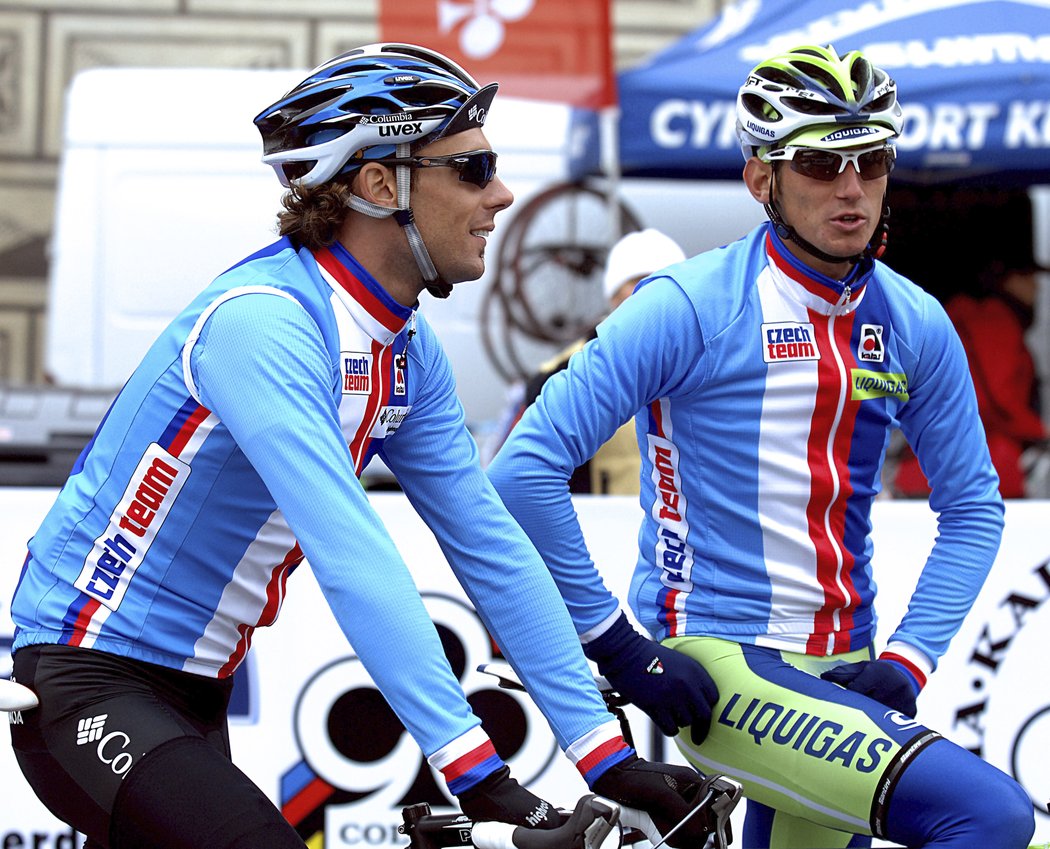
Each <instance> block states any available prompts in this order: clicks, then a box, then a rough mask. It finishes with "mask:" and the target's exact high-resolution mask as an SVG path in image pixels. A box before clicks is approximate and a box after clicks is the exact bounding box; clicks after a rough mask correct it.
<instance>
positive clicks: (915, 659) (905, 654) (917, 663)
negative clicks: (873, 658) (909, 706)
mask: <svg viewBox="0 0 1050 849" xmlns="http://www.w3.org/2000/svg"><path fill="white" fill-rule="evenodd" d="M879 660H888V661H891V662H892V663H896V664H897V665H898V666H900V667H902V668H903V669H904V671H905V672H907V673H908V675H909V676H910V677H911V678H912V680H913V681H914V683H915V692H916V695H917V694H918V693H919V692H920V691H921V690H922V688H923V687H925V686H926V679H927V677H928V676H929V675H930V673H932V672H933V663H932V662H931V661H930V659H929V658H928V657H926V655H924V654H923V653H922V652H921V651H919V650H918V649H917V648H915V647H914V646H910V645H908V644H907V643H899V642H893V643H890V644H889V645H887V646H886V648H885V649H884V650H883V652H882V653H881V654H880V655H879Z"/></svg>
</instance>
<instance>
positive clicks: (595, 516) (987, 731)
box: [0, 489, 1050, 849]
mask: <svg viewBox="0 0 1050 849" xmlns="http://www.w3.org/2000/svg"><path fill="white" fill-rule="evenodd" d="M54 496H55V492H54V491H52V490H45V489H0V515H3V516H4V523H5V530H6V533H5V534H3V535H0V558H2V560H3V562H4V563H6V564H7V565H8V567H9V568H6V569H4V570H2V572H0V649H2V650H3V651H2V652H0V660H2V664H3V666H2V667H0V672H3V673H4V674H7V673H9V671H10V660H9V656H8V654H7V650H8V649H9V647H10V640H11V635H12V625H11V622H10V618H9V600H10V595H11V592H12V591H13V589H14V583H15V581H16V580H17V576H18V568H17V567H18V566H19V565H20V564H21V562H22V560H23V558H24V556H25V540H27V539H28V538H29V536H31V535H32V533H33V532H34V531H35V529H36V526H37V523H38V522H39V521H40V519H41V518H42V517H43V515H44V514H45V513H46V511H47V509H48V508H49V507H50V505H51V502H52V500H53V498H54ZM371 499H372V502H373V503H374V505H375V507H376V510H377V512H378V514H379V516H380V517H381V518H382V519H383V521H384V522H385V523H386V524H387V526H388V527H389V528H391V529H393V532H394V533H395V535H396V539H397V542H398V545H399V547H400V548H401V550H402V551H404V552H406V554H408V556H409V565H410V567H411V569H412V572H413V576H414V578H415V580H416V583H417V585H418V586H419V588H420V590H421V592H423V593H424V596H425V600H426V603H427V607H428V609H429V610H430V613H431V615H432V617H433V619H434V622H435V624H436V625H437V627H438V629H439V631H440V632H441V635H442V641H443V644H444V645H445V646H446V651H447V652H448V654H449V658H450V661H451V663H452V667H453V669H454V670H455V671H456V673H457V675H458V676H459V679H460V681H461V683H462V685H463V688H464V690H465V692H466V693H467V694H468V696H469V697H470V699H471V702H472V704H474V706H475V708H476V709H477V710H478V712H479V714H481V715H482V718H483V721H484V722H485V723H486V727H489V729H490V732H491V734H492V736H493V739H494V740H495V742H496V745H497V747H500V748H501V749H502V750H504V751H507V752H511V753H512V754H510V756H509V758H508V759H509V761H510V763H511V766H512V769H513V771H514V773H515V775H516V776H517V777H518V778H519V780H521V781H523V782H524V783H526V784H528V785H529V786H530V787H531V788H533V789H534V790H535V791H536V792H538V793H540V794H541V795H543V796H545V797H546V798H547V799H549V800H550V801H551V802H553V803H554V804H557V805H562V806H570V805H572V804H573V803H574V802H575V800H576V799H577V798H579V796H581V795H583V794H584V793H585V792H587V791H586V787H585V785H584V784H583V781H582V779H581V778H580V776H579V774H578V773H577V772H576V770H575V769H574V768H573V766H572V764H571V763H570V762H569V760H568V759H567V758H566V757H565V756H564V755H562V754H561V753H560V752H559V751H558V749H557V746H556V745H555V743H554V740H553V737H552V735H551V734H550V731H549V729H548V728H547V725H546V722H545V721H544V720H543V718H542V716H541V715H540V714H539V711H538V710H537V709H536V708H535V706H534V705H532V703H531V702H530V701H529V700H528V699H527V698H525V697H524V694H521V693H515V692H512V691H509V690H502V689H499V688H498V687H497V686H496V685H495V679H492V678H491V677H490V676H486V675H484V674H482V673H479V672H477V671H476V667H477V665H478V664H480V663H484V662H486V661H489V660H491V659H492V658H493V646H492V643H491V640H489V639H488V635H487V634H486V632H485V630H484V628H483V626H482V625H481V623H480V620H479V619H478V618H477V616H476V615H475V614H474V612H473V610H472V609H471V607H470V605H469V604H468V602H467V600H466V598H465V596H464V595H463V594H462V592H461V591H460V589H459V586H458V584H457V583H456V581H455V579H454V577H453V575H452V572H451V570H450V569H449V568H448V566H447V564H446V563H445V562H444V559H443V558H442V556H441V553H440V550H439V549H438V547H437V543H436V542H435V540H434V537H433V535H432V534H431V533H430V531H429V530H428V529H427V528H426V526H425V525H424V524H423V523H422V522H421V521H420V519H419V518H418V516H416V514H415V512H414V511H413V510H412V508H411V507H410V505H409V504H408V502H407V500H406V499H405V498H404V496H403V495H400V494H374V495H372V496H371ZM576 507H577V512H578V513H579V516H580V521H581V524H582V527H583V529H584V533H585V534H586V536H587V539H588V543H589V545H590V546H591V550H592V553H593V555H594V559H595V562H596V563H598V564H599V565H600V568H601V569H602V571H603V573H604V574H605V578H606V581H607V582H608V584H609V586H610V589H612V591H613V592H615V593H617V594H618V595H619V596H620V597H621V598H622V599H626V597H627V590H628V586H629V581H630V570H631V567H632V565H633V550H634V547H635V545H636V535H637V522H638V516H639V512H638V511H639V507H638V505H637V502H636V501H635V500H634V499H632V498H629V497H609V496H593V497H577V498H576ZM1048 509H1050V503H1047V502H1045V501H1043V502H1038V501H1031V502H1011V503H1009V504H1008V505H1007V514H1006V518H1007V523H1006V533H1005V536H1004V539H1003V545H1002V548H1001V550H1000V553H999V557H998V560H997V561H996V564H995V567H994V568H993V570H992V574H991V576H990V578H989V580H988V582H987V583H986V585H985V587H984V589H983V591H982V592H981V595H980V597H979V598H978V601H977V603H976V605H975V606H974V609H973V611H972V612H971V615H970V616H969V618H968V619H967V621H966V623H965V624H964V626H963V628H962V629H961V631H960V633H959V635H958V636H957V637H956V639H955V640H954V641H953V643H952V647H951V650H950V651H949V652H948V654H947V655H946V656H945V657H944V658H943V659H942V660H941V663H940V665H939V668H938V670H937V671H936V672H935V673H934V674H933V675H931V676H930V681H929V684H928V685H927V686H926V689H925V690H924V692H923V694H922V696H921V697H920V698H919V719H920V720H922V721H923V722H924V723H926V724H928V725H929V726H931V727H932V728H935V729H936V730H938V731H940V732H942V733H943V734H945V735H946V736H948V737H950V738H951V739H953V740H955V741H956V742H957V743H959V744H960V745H963V746H965V747H966V748H969V749H971V750H972V751H975V752H977V753H979V754H981V755H982V756H983V757H985V758H986V759H987V760H989V761H990V762H992V763H994V764H995V765H996V766H998V767H999V768H1001V769H1003V770H1005V771H1006V772H1008V773H1011V774H1013V775H1014V776H1015V777H1017V778H1018V780H1020V781H1021V782H1022V784H1023V785H1024V787H1025V788H1026V790H1027V791H1028V792H1029V794H1030V795H1031V796H1032V798H1033V800H1034V801H1035V802H1036V803H1039V804H1040V805H1041V806H1045V803H1046V801H1047V799H1050V763H1048V762H1047V760H1046V757H1045V752H1046V749H1047V746H1048V745H1050V695H1048V694H1047V691H1046V688H1045V687H1039V686H1033V685H1032V681H1033V680H1036V681H1038V680H1042V676H1041V672H1042V670H1043V669H1044V668H1045V646H1046V644H1047V642H1048V641H1050V543H1048V541H1047V538H1046V534H1045V530H1044V528H1045V517H1046V515H1047V510H1048ZM873 520H874V525H875V534H874V542H875V564H874V571H875V575H876V578H877V579H878V581H879V589H880V594H879V599H880V604H879V616H880V626H879V645H880V646H881V645H882V644H884V643H885V641H886V640H887V638H888V637H889V635H890V633H892V631H893V630H894V628H895V626H896V624H897V623H898V622H899V621H900V619H901V617H902V616H903V615H904V613H905V611H906V609H907V603H908V597H909V595H910V593H911V591H912V589H913V588H914V586H915V583H916V580H917V578H918V575H919V572H920V569H921V567H922V563H923V558H924V556H925V553H926V552H927V551H928V550H929V547H930V545H931V544H932V541H933V539H934V537H935V535H936V522H935V517H934V516H933V514H932V513H931V512H930V511H929V509H928V508H927V507H926V506H925V505H924V504H921V503H917V502H904V501H897V502H890V501H886V502H881V501H880V502H878V503H876V504H875V508H874V517H873ZM288 589H289V592H288V598H287V600H286V602H285V604H284V606H283V607H282V611H281V618H280V620H279V621H278V622H277V624H276V625H274V626H273V627H271V628H262V629H259V631H257V632H256V635H255V639H254V640H253V649H252V652H251V655H250V657H249V660H250V662H249V663H248V664H246V665H245V667H244V672H245V675H246V676H247V678H248V679H250V680H242V681H240V682H239V686H238V688H237V691H238V700H239V704H241V708H240V709H239V710H238V712H237V715H236V716H235V717H234V718H233V720H232V723H231V725H232V727H231V737H232V744H233V751H234V756H235V759H236V761H237V763H238V764H239V765H240V766H241V768H242V769H244V770H245V772H247V773H248V775H250V776H251V777H252V778H253V779H254V780H255V781H256V782H257V783H258V784H259V786H260V787H261V788H262V789H263V790H264V791H265V792H266V793H267V795H269V796H270V798H271V799H273V800H274V802H275V804H277V805H279V806H280V807H281V808H282V810H283V811H284V812H285V815H286V816H287V817H288V818H289V820H291V821H293V822H295V824H296V826H297V828H299V830H300V833H302V834H303V836H304V838H305V839H306V840H307V842H308V843H309V845H310V846H312V847H315V849H349V848H350V847H353V849H362V848H363V847H384V846H403V845H405V840H404V837H403V836H402V835H400V834H399V833H398V831H397V826H398V825H399V824H400V822H401V814H400V810H401V806H402V805H403V804H406V803H407V802H421V801H422V802H427V803H429V804H430V805H431V807H432V809H433V810H434V811H435V812H451V811H452V810H453V809H452V806H451V800H450V799H449V797H448V796H447V791H446V789H445V786H444V783H443V782H442V780H441V778H440V776H438V775H435V774H434V772H433V771H432V770H431V768H430V767H429V766H428V765H427V763H426V760H425V759H424V758H423V755H422V753H421V752H420V751H419V749H418V748H417V747H416V745H415V743H414V742H413V741H412V740H411V739H410V738H409V737H408V735H407V734H405V733H404V731H403V729H402V728H401V726H400V723H398V721H397V720H396V718H395V717H394V716H393V715H392V713H391V712H390V710H389V708H387V707H386V704H385V702H384V701H383V700H382V699H381V698H379V696H378V692H377V691H376V689H375V687H374V685H373V684H372V682H371V679H370V678H369V677H368V675H367V673H365V671H364V669H363V667H362V665H361V664H360V662H359V660H358V659H357V658H356V656H355V655H354V652H353V650H352V649H351V648H350V647H349V646H348V645H347V643H346V641H345V639H344V638H343V636H342V634H341V632H340V631H339V628H338V626H337V625H336V624H335V620H334V618H333V617H332V616H331V614H330V612H329V610H328V605H327V603H326V602H325V601H324V599H323V597H322V596H321V593H320V590H319V589H318V587H317V584H316V582H315V581H314V579H313V577H312V575H311V573H310V570H309V569H308V568H302V569H299V570H297V571H296V574H295V575H294V576H293V577H292V578H291V580H290V581H289V587H288ZM243 678H244V676H242V679H243ZM245 700H247V701H248V702H250V704H244V702H245ZM628 712H629V716H630V717H631V722H632V729H633V731H634V734H635V741H636V743H637V746H638V748H639V750H640V751H641V753H642V754H643V756H646V757H652V758H657V759H659V758H664V759H667V760H671V761H674V762H676V763H681V762H682V759H681V756H680V755H678V753H677V751H676V750H675V749H674V747H673V745H671V744H669V741H667V740H666V738H664V737H662V735H660V734H659V733H658V732H655V731H654V729H653V727H652V726H651V724H649V723H648V721H647V720H645V719H644V717H642V716H641V714H640V713H639V712H638V711H637V710H635V709H633V708H630V709H629V711H628ZM88 718H89V719H95V720H96V723H95V724H96V725H98V727H99V729H102V732H104V733H102V732H100V733H101V736H99V738H98V740H96V741H93V743H92V745H95V746H98V745H99V743H100V742H101V741H102V740H103V739H106V734H113V732H116V731H119V729H117V728H109V727H108V723H105V724H103V723H101V722H100V721H98V720H97V718H95V717H94V715H91V716H90V717H88ZM97 730H98V729H96V728H95V726H91V727H86V728H85V733H86V734H87V736H90V735H91V734H92V733H94V732H95V731H97ZM96 736H97V735H96ZM121 742H122V740H121V739H120V738H119V736H114V737H112V738H111V739H109V742H108V743H107V744H106V746H105V747H104V748H103V752H104V754H105V755H106V756H107V757H111V758H112V759H113V765H114V768H122V767H123V766H124V765H125V762H126V761H127V758H121V755H122V754H123V749H122V748H121V747H120V743H121ZM0 774H3V775H4V776H6V778H5V781H4V786H3V788H2V790H0V839H2V840H3V841H5V842H4V845H5V846H6V845H12V846H18V845H26V846H28V845H29V842H30V839H29V835H33V840H34V841H35V842H34V844H33V845H34V846H39V847H40V848H41V849H78V847H80V845H81V842H80V841H77V842H76V844H75V845H74V842H73V836H72V835H71V834H70V832H69V829H68V827H65V826H63V825H62V824H61V823H59V822H58V821H56V820H55V819H54V817H52V816H51V815H50V814H49V813H48V812H47V811H46V809H45V808H44V807H43V806H42V805H41V804H40V803H39V802H38V801H37V800H36V797H35V796H34V795H33V794H32V792H31V791H30V790H29V788H28V786H26V785H25V783H24V782H23V781H22V780H21V777H20V773H19V771H18V767H17V765H16V763H15V761H14V757H13V755H12V753H11V750H10V747H9V746H8V745H6V744H4V745H2V746H0ZM743 807H744V806H741V809H740V810H739V811H738V813H737V814H736V815H735V816H734V826H735V828H736V829H737V831H736V833H737V834H740V833H742V832H741V828H742V819H741V818H742V811H743ZM12 835H13V836H12ZM18 835H22V836H23V842H22V843H19V842H18V839H19V838H18ZM38 835H39V836H38ZM1047 840H1050V815H1047V814H1046V813H1045V807H1041V808H1038V809H1037V813H1036V837H1035V840H1034V842H1044V841H1047ZM875 845H876V846H887V845H890V844H886V843H883V842H880V841H878V840H876V841H875Z"/></svg>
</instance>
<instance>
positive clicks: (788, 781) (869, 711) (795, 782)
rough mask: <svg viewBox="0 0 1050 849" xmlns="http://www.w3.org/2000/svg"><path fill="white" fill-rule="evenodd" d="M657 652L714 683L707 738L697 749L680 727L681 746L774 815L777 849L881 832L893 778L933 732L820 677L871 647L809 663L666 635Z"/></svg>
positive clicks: (692, 758) (809, 659) (862, 657)
mask: <svg viewBox="0 0 1050 849" xmlns="http://www.w3.org/2000/svg"><path fill="white" fill-rule="evenodd" d="M664 645H666V646H669V647H671V648H674V649H676V650H677V651H680V652H683V653H684V654H687V655H689V656H690V657H693V658H695V659H696V660H698V661H700V663H701V664H703V666H704V668H705V669H706V670H707V671H708V673H709V674H710V675H711V677H712V678H713V679H714V681H715V683H716V684H717V685H718V692H719V699H718V703H717V705H716V706H715V708H714V711H713V714H712V717H711V730H710V732H709V734H708V736H707V738H706V739H705V740H704V741H703V743H702V744H701V745H700V746H695V745H694V744H693V743H692V741H691V739H690V733H689V730H688V729H685V730H684V731H683V732H682V733H681V734H680V735H679V736H678V738H677V739H676V742H677V743H678V746H679V748H680V749H681V751H682V753H683V754H684V755H685V757H686V758H687V759H688V760H689V761H690V762H691V763H693V764H694V766H696V767H697V768H699V769H700V770H701V771H703V772H705V773H722V774H725V775H729V776H731V777H733V778H735V779H737V780H738V781H740V782H741V784H742V785H743V787H744V794H745V796H746V797H747V799H748V800H753V801H757V802H760V803H762V804H764V805H768V806H769V807H770V808H774V809H775V810H776V812H777V816H778V817H781V818H782V819H783V820H784V824H783V825H782V826H781V828H782V829H784V830H785V832H784V834H783V835H782V842H778V843H777V844H776V845H780V846H789V845H796V846H802V845H810V846H815V845H835V844H834V843H824V842H810V843H808V844H807V842H806V841H807V840H809V841H816V840H817V839H818V837H817V835H818V834H820V835H821V836H820V838H819V839H820V840H821V841H824V840H826V839H828V838H827V835H825V834H823V831H822V829H820V828H819V827H818V828H816V829H814V828H813V826H814V825H816V826H822V827H826V828H827V829H834V830H837V831H839V832H850V833H856V834H875V835H879V836H881V835H882V834H884V831H883V823H884V818H885V813H886V811H887V810H888V808H889V800H890V798H891V796H892V793H893V789H894V787H895V785H896V780H897V778H898V776H899V775H900V773H901V772H902V771H903V769H904V767H905V766H906V765H907V764H908V763H909V762H910V760H911V758H913V757H914V756H915V755H916V754H918V752H919V751H921V750H922V749H923V748H925V746H926V745H928V744H929V743H931V742H933V740H934V739H937V738H938V737H939V735H938V734H936V732H932V731H930V730H929V729H927V728H926V727H925V726H923V725H922V724H921V723H919V722H917V721H916V720H914V719H911V718H909V717H906V716H904V715H903V714H900V713H898V712H896V711H894V710H891V709H890V708H887V707H885V706H884V705H880V704H879V703H878V702H875V701H873V700H871V699H869V698H867V697H865V696H861V695H859V694H857V693H854V692H851V691H849V690H846V689H844V688H843V687H840V686H838V685H837V684H832V683H830V682H828V681H822V680H821V679H820V677H819V676H820V673H821V672H823V671H825V670H827V669H830V668H831V667H833V666H838V665H840V664H843V663H852V662H855V661H858V660H870V659H871V658H872V653H871V650H870V649H869V648H866V649H862V650H860V651H854V652H849V653H847V654H839V655H833V656H829V657H813V656H809V655H804V654H796V653H792V652H785V651H778V650H776V649H768V648H760V647H757V646H751V645H742V644H739V643H734V642H731V641H727V640H721V639H717V638H715V637H672V638H669V639H667V640H664ZM796 818H797V819H796ZM793 820H795V821H794V822H793ZM800 821H801V822H800ZM807 828H808V829H809V832H808V836H802V837H799V832H800V831H802V832H806V829H807ZM789 833H790V834H792V835H793V836H794V837H793V839H788V836H787V835H788V834H789ZM800 841H801V842H800ZM839 845H842V846H845V845H846V842H842V843H840V844H839Z"/></svg>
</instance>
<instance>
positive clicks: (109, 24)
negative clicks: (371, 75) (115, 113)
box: [0, 0, 730, 385]
mask: <svg viewBox="0 0 1050 849" xmlns="http://www.w3.org/2000/svg"><path fill="white" fill-rule="evenodd" d="M447 2H453V3H455V2H467V0H447ZM612 2H613V22H614V27H615V36H614V49H615V55H616V65H617V67H618V68H619V69H623V68H626V67H630V66H631V65H632V64H634V63H636V62H637V61H639V60H640V59H642V58H643V57H645V56H647V55H649V54H651V53H653V52H654V51H656V50H659V49H660V48H662V47H664V46H666V45H667V44H669V43H671V42H672V41H674V40H675V39H677V38H678V37H679V36H681V35H683V34H685V33H687V32H689V31H690V30H692V29H695V28H696V27H698V26H700V25H701V24H703V23H704V22H706V21H707V20H709V19H710V18H711V17H712V16H714V15H715V14H716V13H717V12H718V11H719V10H720V9H721V8H722V7H723V6H724V5H726V4H727V3H728V2H730V0H612ZM376 14H377V2H376V0H281V1H280V2H278V0H0V383H9V384H16V385H17V384H31V383H39V382H42V381H43V380H44V379H45V376H44V374H43V358H42V350H43V333H44V315H45V311H46V309H47V276H48V245H49V240H50V236H51V231H52V225H53V218H54V203H55V190H56V178H57V174H58V160H59V154H60V152H61V135H62V122H63V101H64V96H65V91H66V87H67V86H68V84H69V82H70V80H71V79H72V78H73V76H74V75H75V74H76V73H77V72H78V71H82V70H86V69H89V68H98V67H106V66H109V67H113V66H117V67H128V66H147V67H162V66H178V67H183V66H198V67H233V68H282V67H302V68H308V67H312V66H314V65H316V64H317V63H319V62H321V61H323V60H324V59H327V58H329V57H330V56H332V55H335V54H336V53H338V52H340V51H341V50H344V49H347V48H349V47H352V46H354V45H356V44H361V43H367V42H369V41H374V40H375V39H376V38H377V36H378V29H377V24H376Z"/></svg>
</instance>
